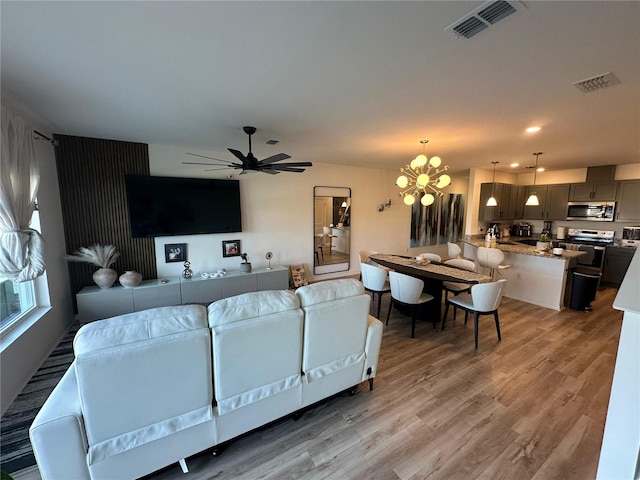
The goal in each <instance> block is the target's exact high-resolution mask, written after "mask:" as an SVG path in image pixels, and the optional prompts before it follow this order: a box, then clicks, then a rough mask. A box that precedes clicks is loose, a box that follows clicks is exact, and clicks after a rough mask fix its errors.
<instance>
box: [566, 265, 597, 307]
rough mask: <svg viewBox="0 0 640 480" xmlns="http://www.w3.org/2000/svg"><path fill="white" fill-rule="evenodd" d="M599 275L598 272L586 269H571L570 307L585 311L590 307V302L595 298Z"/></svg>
mask: <svg viewBox="0 0 640 480" xmlns="http://www.w3.org/2000/svg"><path fill="white" fill-rule="evenodd" d="M600 276H601V274H600V273H597V272H593V271H588V270H587V271H585V270H580V269H576V270H574V271H573V287H572V289H571V302H570V304H569V307H570V308H572V309H574V310H585V311H590V310H591V309H592V307H591V302H593V301H594V300H595V298H596V291H597V290H598V284H599V283H600Z"/></svg>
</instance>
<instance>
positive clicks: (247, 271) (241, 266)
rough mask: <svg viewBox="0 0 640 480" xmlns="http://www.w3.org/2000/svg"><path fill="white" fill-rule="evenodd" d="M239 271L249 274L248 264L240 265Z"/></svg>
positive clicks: (249, 267) (249, 265) (249, 266)
mask: <svg viewBox="0 0 640 480" xmlns="http://www.w3.org/2000/svg"><path fill="white" fill-rule="evenodd" d="M240 271H241V272H244V273H251V264H250V263H241V264H240Z"/></svg>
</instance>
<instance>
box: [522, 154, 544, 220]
mask: <svg viewBox="0 0 640 480" xmlns="http://www.w3.org/2000/svg"><path fill="white" fill-rule="evenodd" d="M534 155H535V156H536V166H535V170H534V171H533V188H536V173H537V172H538V156H539V155H542V152H535V153H534ZM525 205H526V206H527V207H537V206H538V205H540V200H538V195H536V192H535V190H534V191H533V192H531V195H529V198H527V202H526V203H525Z"/></svg>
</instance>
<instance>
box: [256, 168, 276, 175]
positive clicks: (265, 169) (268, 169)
mask: <svg viewBox="0 0 640 480" xmlns="http://www.w3.org/2000/svg"><path fill="white" fill-rule="evenodd" d="M260 171H261V172H263V173H268V174H269V175H278V174H279V173H280V172H278V171H276V170H272V169H270V168H263V169H262V170H260Z"/></svg>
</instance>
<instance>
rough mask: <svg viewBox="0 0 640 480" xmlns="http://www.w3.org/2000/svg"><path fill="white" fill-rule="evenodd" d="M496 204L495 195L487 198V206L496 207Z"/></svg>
mask: <svg viewBox="0 0 640 480" xmlns="http://www.w3.org/2000/svg"><path fill="white" fill-rule="evenodd" d="M497 206H498V201H497V200H496V197H493V196H491V197H489V200H487V207H497Z"/></svg>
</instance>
